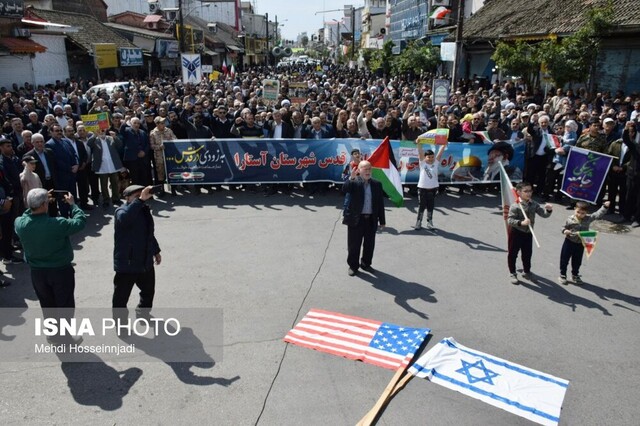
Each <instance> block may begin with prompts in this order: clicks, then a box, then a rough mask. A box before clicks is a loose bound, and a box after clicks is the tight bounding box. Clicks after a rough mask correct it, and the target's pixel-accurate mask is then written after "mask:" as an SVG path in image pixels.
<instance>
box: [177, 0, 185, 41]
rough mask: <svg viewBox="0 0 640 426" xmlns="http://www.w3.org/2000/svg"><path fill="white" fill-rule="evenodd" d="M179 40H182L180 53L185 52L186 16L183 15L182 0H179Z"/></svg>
mask: <svg viewBox="0 0 640 426" xmlns="http://www.w3.org/2000/svg"><path fill="white" fill-rule="evenodd" d="M178 25H179V26H180V29H179V30H178V34H177V35H178V40H179V41H180V53H184V17H183V16H182V0H178Z"/></svg>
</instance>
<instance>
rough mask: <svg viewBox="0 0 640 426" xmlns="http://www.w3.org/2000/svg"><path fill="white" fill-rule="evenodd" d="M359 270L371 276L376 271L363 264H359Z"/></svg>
mask: <svg viewBox="0 0 640 426" xmlns="http://www.w3.org/2000/svg"><path fill="white" fill-rule="evenodd" d="M360 269H362V270H363V271H367V272H369V273H371V274H373V273H374V272H376V270H375V269H373V268H372V267H371V265H365V264H364V263H361V264H360Z"/></svg>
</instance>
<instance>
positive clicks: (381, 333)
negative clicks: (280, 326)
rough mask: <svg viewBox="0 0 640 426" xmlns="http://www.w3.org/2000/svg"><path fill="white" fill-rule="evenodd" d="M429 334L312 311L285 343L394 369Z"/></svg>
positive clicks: (409, 357) (387, 324)
mask: <svg viewBox="0 0 640 426" xmlns="http://www.w3.org/2000/svg"><path fill="white" fill-rule="evenodd" d="M430 331H431V330H430V329H428V328H410V327H402V326H398V325H394V324H389V323H383V322H380V321H375V320H369V319H365V318H358V317H352V316H348V315H343V314H339V313H336V312H329V311H322V310H318V309H312V310H310V311H309V313H307V315H305V316H304V318H302V319H301V320H300V322H299V323H298V324H296V326H295V327H294V328H293V329H292V330H291V331H289V333H287V335H286V336H285V338H284V341H285V342H288V343H293V344H294V345H298V346H303V347H305V348H310V349H315V350H317V351H320V352H326V353H330V354H333V355H339V356H343V357H345V358H349V359H353V360H359V361H362V362H364V363H367V364H373V365H377V366H379V367H383V368H389V369H393V370H396V369H398V368H399V367H402V366H406V365H407V364H408V363H409V362H410V361H411V359H412V358H413V356H414V355H415V353H416V351H417V350H418V349H419V348H420V345H422V342H423V341H424V339H425V338H426V337H427V336H428V335H429V332H430Z"/></svg>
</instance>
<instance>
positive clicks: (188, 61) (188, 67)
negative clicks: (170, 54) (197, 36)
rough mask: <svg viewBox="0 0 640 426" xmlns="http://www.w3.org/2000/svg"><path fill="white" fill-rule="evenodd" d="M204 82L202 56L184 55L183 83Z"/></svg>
mask: <svg viewBox="0 0 640 426" xmlns="http://www.w3.org/2000/svg"><path fill="white" fill-rule="evenodd" d="M200 80H202V61H201V59H200V54H195V55H193V54H189V53H183V54H182V82H183V83H200Z"/></svg>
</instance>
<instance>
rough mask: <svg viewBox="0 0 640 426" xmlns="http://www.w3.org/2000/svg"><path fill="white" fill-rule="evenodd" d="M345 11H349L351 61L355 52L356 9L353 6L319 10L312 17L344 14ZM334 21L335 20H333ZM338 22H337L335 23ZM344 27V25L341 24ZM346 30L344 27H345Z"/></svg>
mask: <svg viewBox="0 0 640 426" xmlns="http://www.w3.org/2000/svg"><path fill="white" fill-rule="evenodd" d="M347 10H351V42H352V44H351V55H350V56H351V60H352V61H353V55H354V53H355V50H356V8H355V6H351V7H350V8H349V7H347V8H343V9H331V10H319V11H317V12H315V13H314V15H317V14H319V13H327V12H345V11H347ZM334 21H335V19H334ZM336 22H338V21H336ZM343 25H344V23H343ZM345 28H346V25H345ZM338 30H340V28H338ZM339 32H340V31H338V33H339Z"/></svg>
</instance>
